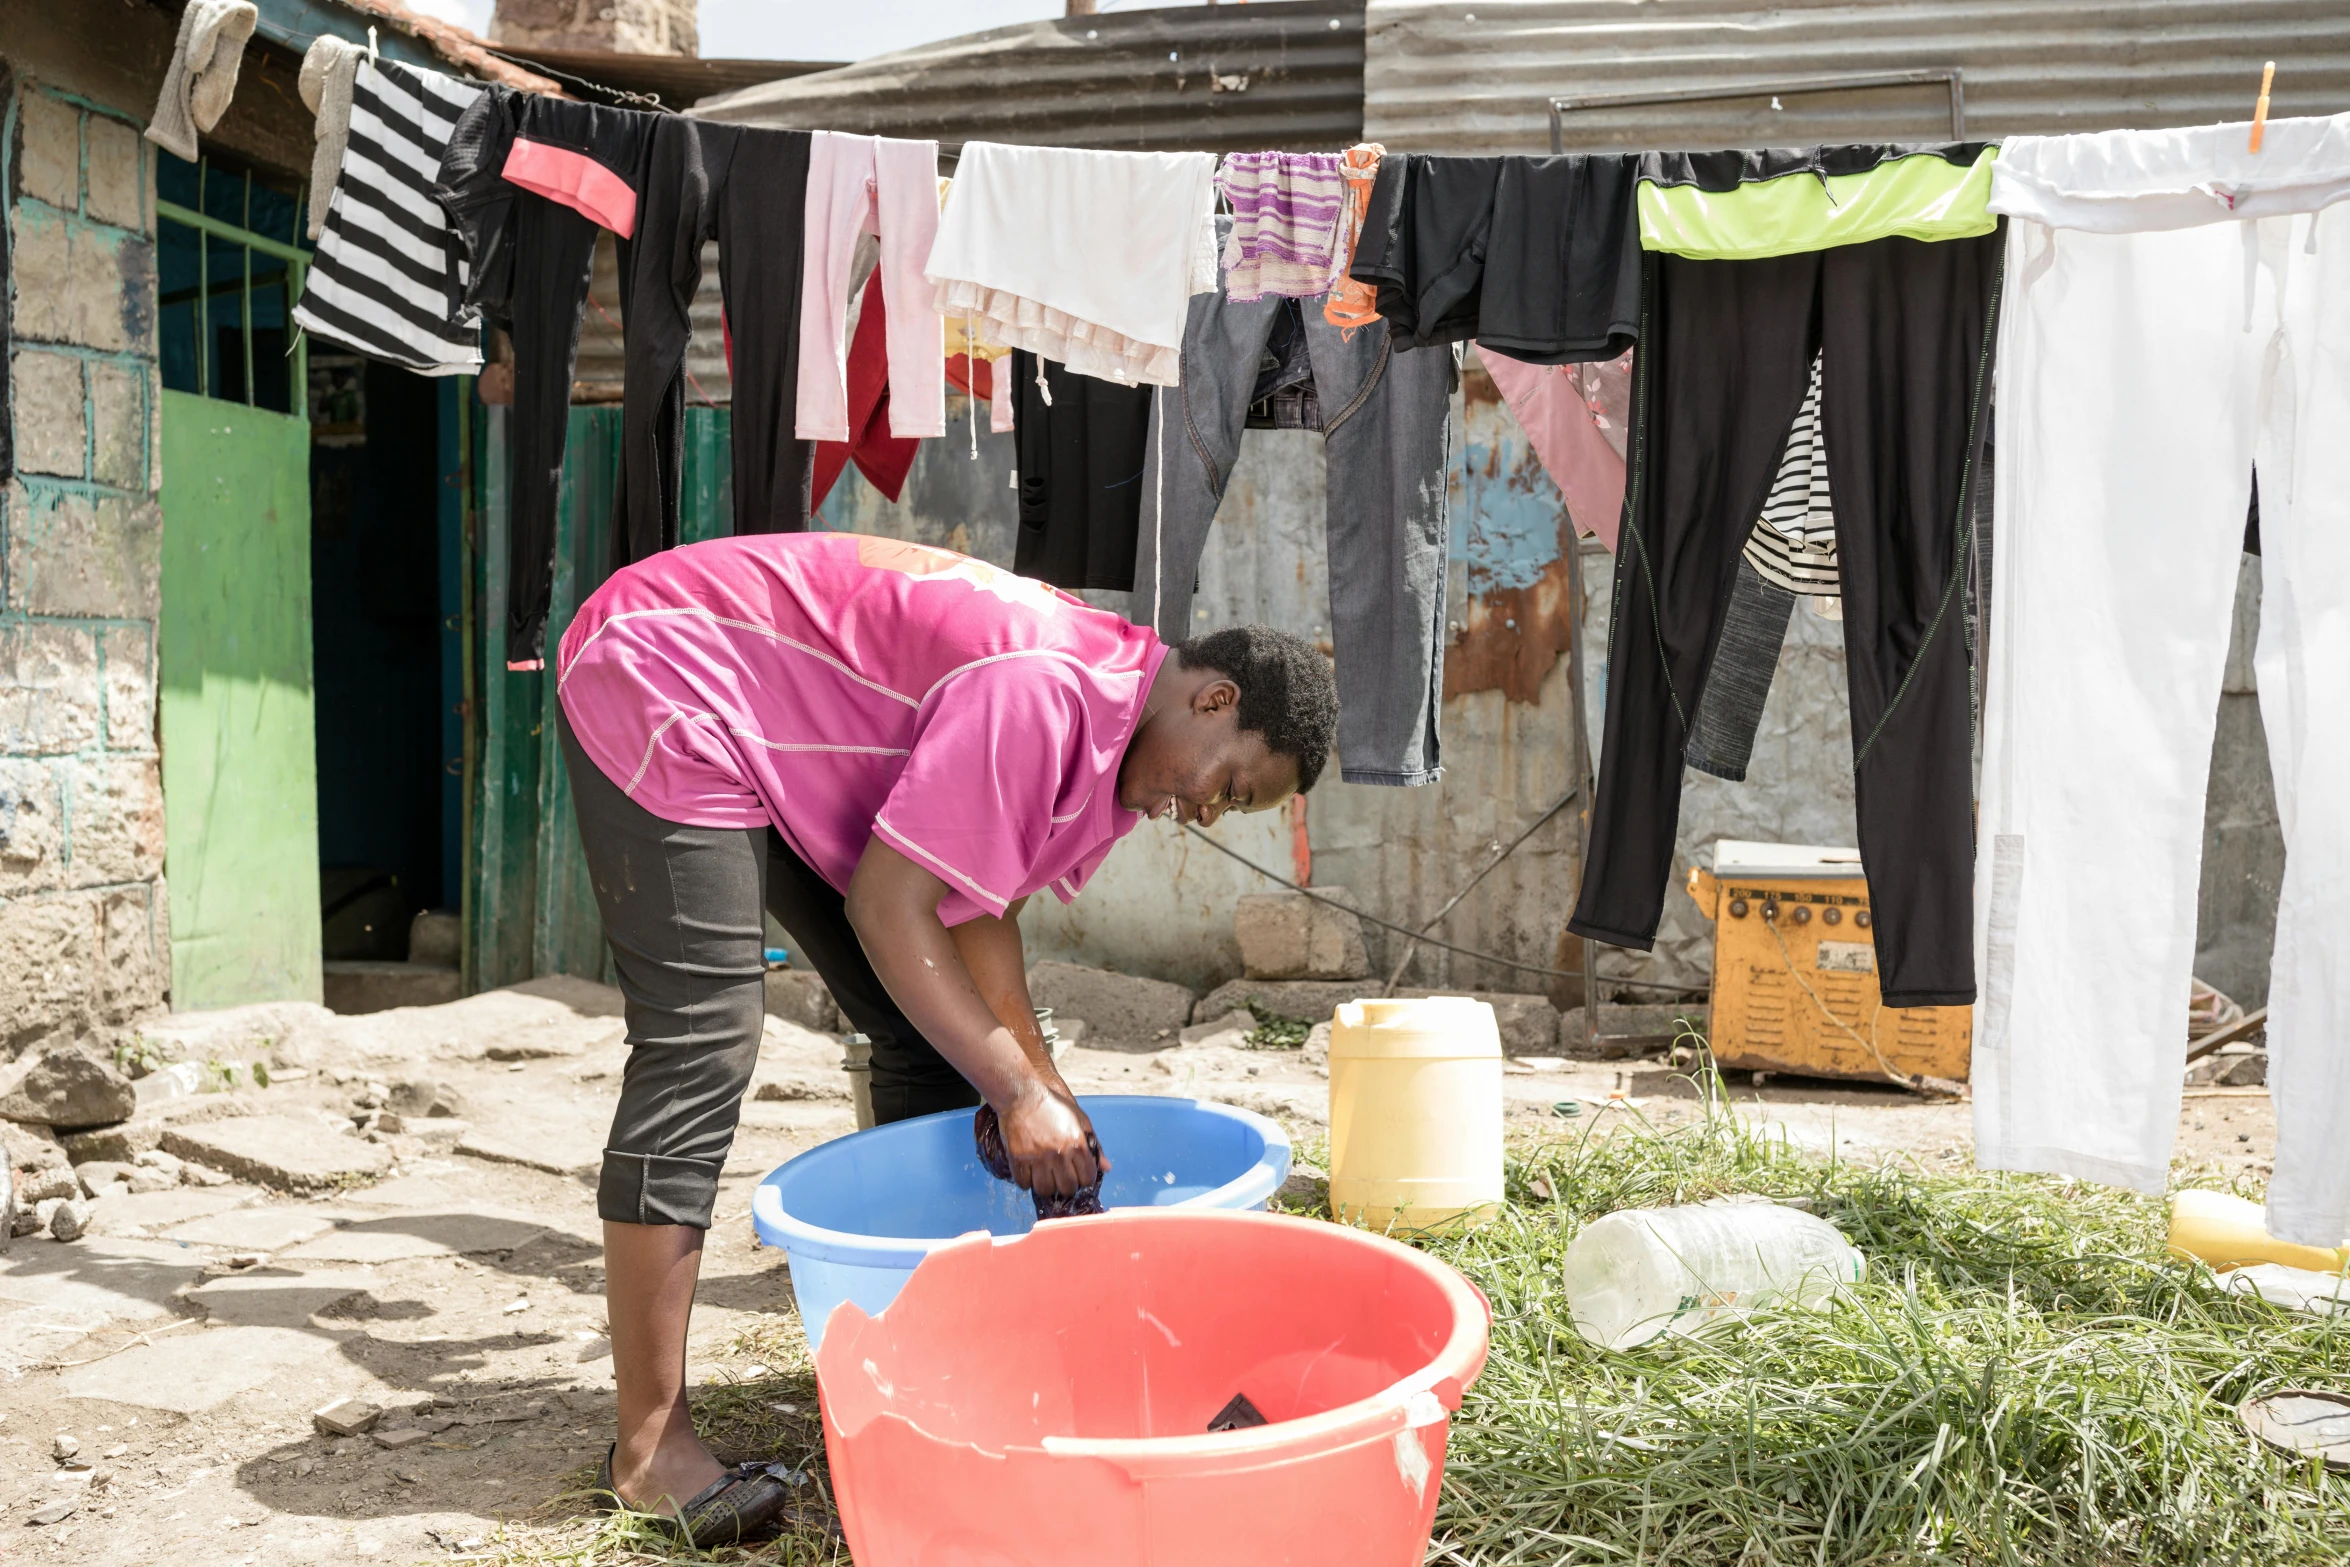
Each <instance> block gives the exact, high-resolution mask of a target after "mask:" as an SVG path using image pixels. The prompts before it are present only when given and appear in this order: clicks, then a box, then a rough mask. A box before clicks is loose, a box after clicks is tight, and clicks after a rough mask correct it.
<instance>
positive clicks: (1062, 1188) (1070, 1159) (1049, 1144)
mask: <svg viewBox="0 0 2350 1567" xmlns="http://www.w3.org/2000/svg"><path fill="white" fill-rule="evenodd" d="M996 1120H997V1121H998V1123H999V1124H1000V1125H1001V1126H1002V1128H1003V1134H1004V1152H1005V1153H1006V1154H1008V1155H1010V1156H1011V1160H1012V1180H1013V1181H1014V1182H1015V1183H1016V1184H1018V1185H1020V1186H1022V1187H1025V1188H1027V1189H1028V1190H1029V1191H1032V1192H1035V1193H1036V1194H1037V1195H1038V1196H1053V1197H1067V1196H1070V1195H1072V1194H1073V1193H1075V1192H1076V1191H1078V1190H1079V1189H1080V1188H1082V1187H1087V1186H1091V1185H1093V1184H1094V1183H1095V1182H1096V1181H1099V1180H1100V1179H1101V1178H1102V1176H1103V1175H1104V1174H1105V1173H1107V1171H1108V1170H1109V1168H1110V1161H1109V1160H1108V1159H1106V1158H1104V1159H1096V1158H1095V1156H1094V1152H1093V1148H1092V1145H1091V1140H1092V1137H1093V1123H1092V1122H1091V1121H1089V1120H1087V1119H1086V1116H1085V1112H1084V1111H1083V1110H1080V1109H1079V1108H1077V1100H1076V1097H1075V1096H1074V1095H1072V1094H1071V1093H1070V1092H1069V1089H1068V1086H1067V1085H1066V1084H1064V1083H1060V1082H1058V1081H1055V1082H1054V1083H1052V1084H1050V1085H1049V1086H1048V1085H1047V1084H1046V1083H1045V1082H1044V1080H1043V1079H1042V1078H1041V1077H1038V1078H1031V1079H1030V1080H1029V1081H1028V1083H1027V1084H1025V1085H1024V1088H1023V1091H1022V1093H1021V1094H1020V1096H1019V1097H1018V1098H1017V1099H1015V1100H1014V1101H1013V1102H1012V1103H1011V1104H1010V1105H1008V1106H1004V1107H1001V1108H999V1109H998V1110H997V1111H996Z"/></svg>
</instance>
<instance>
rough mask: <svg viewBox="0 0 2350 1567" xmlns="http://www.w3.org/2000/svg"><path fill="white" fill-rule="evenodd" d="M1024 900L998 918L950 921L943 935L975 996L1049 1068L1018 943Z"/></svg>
mask: <svg viewBox="0 0 2350 1567" xmlns="http://www.w3.org/2000/svg"><path fill="white" fill-rule="evenodd" d="M1027 901H1028V900H1027V899H1025V898H1022V899H1020V900H1019V901H1018V902H1015V903H1014V904H1013V905H1012V906H1011V907H1010V908H1008V909H1006V910H1005V911H1004V913H1003V915H1002V917H1000V918H991V917H989V916H987V915H984V914H983V915H981V916H980V917H979V918H978V919H975V920H965V921H964V922H963V923H962V924H960V925H952V926H949V927H948V928H947V937H948V939H949V940H951V941H953V942H954V944H955V951H956V952H957V953H958V954H960V955H961V957H962V959H963V967H964V968H965V969H966V970H967V971H968V972H969V973H970V975H971V980H972V983H973V984H974V985H976V986H977V987H978V990H979V999H980V1000H982V1001H984V1002H985V1003H987V1009H988V1010H989V1011H990V1012H992V1013H994V1014H995V1018H996V1021H997V1022H999V1023H1001V1024H1003V1025H1004V1027H1006V1028H1008V1029H1010V1030H1011V1031H1012V1033H1013V1035H1014V1037H1016V1038H1017V1039H1018V1040H1019V1041H1020V1048H1021V1049H1022V1050H1023V1051H1025V1052H1026V1053H1027V1055H1028V1058H1029V1060H1030V1061H1032V1062H1033V1063H1035V1064H1036V1065H1037V1066H1039V1067H1040V1068H1043V1069H1044V1070H1046V1071H1050V1070H1051V1069H1052V1053H1051V1052H1050V1051H1048V1050H1047V1049H1046V1048H1045V1043H1044V1030H1043V1029H1042V1028H1040V1027H1039V1026H1038V1024H1037V1021H1036V1004H1035V1003H1034V1002H1032V1001H1031V1000H1029V998H1028V965H1027V962H1026V959H1025V954H1024V953H1023V951H1022V948H1021V943H1020V910H1021V908H1022V906H1023V905H1025V904H1026V903H1027ZM1055 1075H1058V1074H1055Z"/></svg>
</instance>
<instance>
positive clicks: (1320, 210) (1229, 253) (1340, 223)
mask: <svg viewBox="0 0 2350 1567" xmlns="http://www.w3.org/2000/svg"><path fill="white" fill-rule="evenodd" d="M1216 179H1217V184H1218V185H1219V186H1220V187H1221V189H1222V190H1223V192H1224V199H1225V200H1226V201H1227V202H1229V203H1230V204H1231V207H1232V236H1231V238H1230V239H1228V240H1226V241H1225V244H1224V292H1225V294H1226V295H1227V296H1228V297H1229V298H1232V299H1236V300H1250V299H1262V298H1263V297H1264V296H1266V295H1267V294H1278V295H1283V296H1286V297H1288V298H1292V299H1317V298H1319V297H1321V296H1322V295H1323V294H1326V293H1328V292H1329V291H1330V284H1331V282H1332V280H1333V278H1334V277H1335V275H1336V272H1337V268H1338V251H1339V235H1340V234H1341V233H1342V232H1344V230H1345V226H1346V225H1345V217H1346V176H1345V173H1344V171H1343V168H1342V160H1341V159H1340V157H1339V155H1338V154H1337V153H1334V152H1236V153H1233V154H1231V155H1230V156H1228V157H1226V158H1225V160H1224V167H1223V169H1222V171H1221V172H1220V173H1218V175H1217V176H1216Z"/></svg>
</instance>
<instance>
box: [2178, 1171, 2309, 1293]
mask: <svg viewBox="0 0 2350 1567" xmlns="http://www.w3.org/2000/svg"><path fill="white" fill-rule="evenodd" d="M2170 1253H2171V1255H2172V1256H2174V1257H2194V1258H2199V1259H2201V1260H2202V1261H2204V1262H2208V1263H2210V1264H2211V1266H2212V1267H2213V1268H2214V1269H2215V1270H2217V1271H2219V1272H2223V1273H2224V1272H2226V1271H2227V1270H2228V1269H2230V1268H2239V1267H2243V1266H2244V1265H2245V1264H2247V1263H2254V1262H2275V1263H2281V1264H2283V1265H2284V1266H2285V1267H2288V1268H2308V1269H2311V1270H2313V1271H2315V1272H2318V1273H2340V1272H2341V1271H2342V1270H2343V1269H2345V1268H2350V1246H2297V1245H2295V1244H2294V1243H2293V1242H2291V1241H2281V1240H2278V1239H2277V1238H2276V1237H2275V1236H2273V1235H2271V1234H2269V1233H2268V1218H2267V1214H2266V1213H2265V1212H2264V1211H2263V1209H2262V1208H2261V1206H2260V1204H2258V1203H2256V1202H2248V1201H2246V1200H2245V1199H2244V1198H2241V1197H2231V1196H2229V1195H2228V1194H2227V1193H2226V1192H2198V1191H2185V1192H2181V1193H2179V1194H2178V1195H2177V1196H2176V1197H2173V1198H2172V1199H2171V1203H2170Z"/></svg>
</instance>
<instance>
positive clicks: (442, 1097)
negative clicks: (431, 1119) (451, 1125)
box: [386, 1080, 465, 1119]
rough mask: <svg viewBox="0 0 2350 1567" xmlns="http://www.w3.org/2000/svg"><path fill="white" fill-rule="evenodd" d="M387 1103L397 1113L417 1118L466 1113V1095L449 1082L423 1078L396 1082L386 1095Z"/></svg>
mask: <svg viewBox="0 0 2350 1567" xmlns="http://www.w3.org/2000/svg"><path fill="white" fill-rule="evenodd" d="M386 1104H387V1106H388V1108H390V1109H391V1110H392V1111H393V1112H394V1113H395V1114H398V1115H401V1116H408V1117H414V1118H417V1119H423V1118H424V1117H427V1116H436V1115H439V1116H455V1115H463V1114H464V1113H465V1099H464V1096H463V1095H461V1094H459V1093H458V1092H457V1090H456V1089H455V1088H454V1087H453V1086H451V1085H450V1084H448V1083H439V1082H426V1081H421V1080H418V1081H409V1082H402V1083H395V1084H393V1085H392V1091H391V1093H390V1094H389V1095H387V1096H386Z"/></svg>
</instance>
